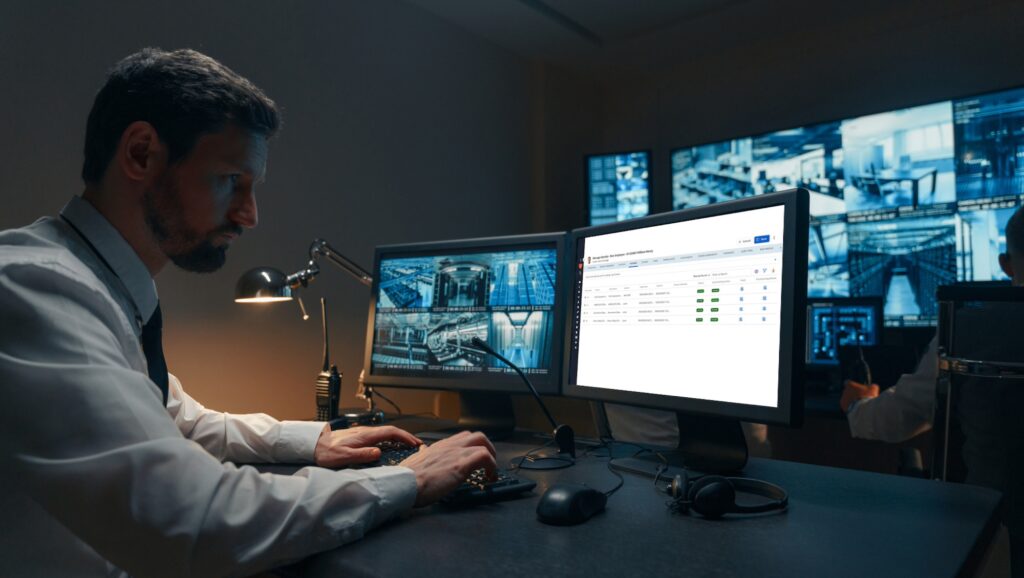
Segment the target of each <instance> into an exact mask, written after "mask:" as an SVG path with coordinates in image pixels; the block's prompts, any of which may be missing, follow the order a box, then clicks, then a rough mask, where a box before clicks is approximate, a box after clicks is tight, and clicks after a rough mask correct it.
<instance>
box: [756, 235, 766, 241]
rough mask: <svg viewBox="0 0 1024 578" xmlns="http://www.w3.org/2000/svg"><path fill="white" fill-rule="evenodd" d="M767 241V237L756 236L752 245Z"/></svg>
mask: <svg viewBox="0 0 1024 578" xmlns="http://www.w3.org/2000/svg"><path fill="white" fill-rule="evenodd" d="M768 239H769V236H768V235H758V236H756V237H754V243H767V242H768Z"/></svg>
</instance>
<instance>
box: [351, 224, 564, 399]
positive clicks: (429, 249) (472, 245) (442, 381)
mask: <svg viewBox="0 0 1024 578" xmlns="http://www.w3.org/2000/svg"><path fill="white" fill-rule="evenodd" d="M566 237H567V233H538V234H527V235H510V236H502V237H480V238H472V239H456V240H448V241H433V242H425V243H402V244H394V245H381V246H378V247H377V248H376V249H375V250H374V256H373V269H372V271H373V273H372V274H373V284H372V286H371V290H370V305H369V313H368V314H367V326H366V348H365V352H364V358H363V367H364V368H365V369H366V372H365V375H364V377H363V382H364V383H366V384H369V385H374V386H379V387H400V388H414V389H432V390H449V391H473V392H485V393H489V392H493V393H529V390H528V389H527V387H526V385H525V384H524V383H523V381H522V378H520V377H519V376H518V375H516V374H515V373H502V374H486V373H481V374H477V373H473V374H467V375H466V376H465V377H451V378H446V377H408V376H396V375H381V374H374V373H372V372H371V370H372V368H373V364H372V356H373V337H374V323H375V319H376V312H377V307H376V303H377V294H378V291H379V290H380V287H379V282H380V263H381V260H382V258H383V257H384V256H390V257H413V256H416V255H427V254H432V253H433V254H436V253H438V252H444V251H452V252H454V253H471V252H486V251H500V250H520V249H519V248H520V247H522V248H529V247H531V246H539V245H552V244H553V245H554V249H555V255H556V266H555V267H556V275H557V277H556V279H555V305H554V308H553V309H552V315H553V321H552V324H553V325H552V335H551V344H552V352H551V373H550V375H551V376H552V377H551V379H550V383H544V382H541V381H535V380H532V379H531V382H533V385H534V386H535V387H536V388H537V391H538V392H539V393H542V394H548V395H557V394H558V393H559V392H560V383H561V376H562V361H563V357H564V356H563V349H562V348H563V345H564V342H563V341H562V340H561V339H559V331H560V330H561V328H562V326H563V325H564V319H565V317H564V311H565V292H566V287H565V282H566V280H565V279H566V269H565V242H566ZM560 324H561V325H560Z"/></svg>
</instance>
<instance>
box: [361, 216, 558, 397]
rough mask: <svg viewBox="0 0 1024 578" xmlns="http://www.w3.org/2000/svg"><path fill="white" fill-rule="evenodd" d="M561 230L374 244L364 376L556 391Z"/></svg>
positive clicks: (374, 381) (438, 385)
mask: <svg viewBox="0 0 1024 578" xmlns="http://www.w3.org/2000/svg"><path fill="white" fill-rule="evenodd" d="M564 243H565V234H564V233H557V234H542V235H522V236H515V237H494V238H486V239H469V240H459V241H443V242H434V243H421V244H404V245H389V246H383V247H378V248H377V250H376V255H375V258H374V269H373V278H374V283H373V290H372V298H371V302H370V313H369V322H368V329H367V343H366V362H365V365H364V367H365V368H366V377H365V381H366V383H369V384H371V385H382V386H396V387H420V388H430V389H452V390H463V391H479V392H505V393H528V392H529V390H528V389H527V387H526V385H525V384H523V382H522V380H521V379H520V377H519V376H518V375H517V374H516V373H515V372H514V371H513V370H512V369H510V368H509V367H507V366H506V365H505V364H504V363H502V362H501V361H498V360H497V359H495V358H494V357H492V356H490V355H488V354H487V353H486V352H484V351H483V350H481V349H479V348H477V347H474V346H473V344H472V339H473V338H474V337H478V338H480V339H481V340H483V341H484V342H486V343H487V344H488V345H490V346H491V347H492V348H493V349H494V350H496V351H497V352H498V353H500V354H502V355H503V356H505V357H506V358H507V359H509V360H510V361H512V362H513V363H515V364H516V365H518V366H519V367H520V368H521V369H522V370H523V372H524V373H525V374H527V375H528V376H529V378H530V380H531V382H532V383H533V384H534V386H536V388H537V390H538V391H539V392H540V393H548V394H556V393H558V392H559V378H560V370H561V355H562V341H561V336H562V332H563V317H562V311H563V300H564V296H563V293H564V292H565V289H564V287H563V285H564V281H563V277H564V275H563V274H562V270H561V268H562V263H563V260H562V255H563V250H564Z"/></svg>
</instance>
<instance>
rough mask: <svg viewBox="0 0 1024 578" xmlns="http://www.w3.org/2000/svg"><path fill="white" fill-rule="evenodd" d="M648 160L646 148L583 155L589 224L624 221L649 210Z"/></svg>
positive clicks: (644, 214) (641, 215)
mask: <svg viewBox="0 0 1024 578" xmlns="http://www.w3.org/2000/svg"><path fill="white" fill-rule="evenodd" d="M650 164H651V155H650V152H649V151H635V152H627V153H609V154H601V155H589V156H587V157H586V159H585V160H584V166H585V170H586V182H587V199H588V203H589V208H590V210H589V214H590V224H591V225H600V224H603V223H614V222H616V221H625V220H627V219H633V218H636V217H643V216H646V215H647V214H648V213H649V212H650V190H651V178H650V174H651V173H650Z"/></svg>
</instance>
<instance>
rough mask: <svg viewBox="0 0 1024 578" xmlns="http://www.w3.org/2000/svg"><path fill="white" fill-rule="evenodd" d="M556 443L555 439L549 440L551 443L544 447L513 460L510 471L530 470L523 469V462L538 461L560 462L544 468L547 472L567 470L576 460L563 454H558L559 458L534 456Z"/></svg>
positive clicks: (548, 442) (545, 444)
mask: <svg viewBox="0 0 1024 578" xmlns="http://www.w3.org/2000/svg"><path fill="white" fill-rule="evenodd" d="M554 442H555V440H553V439H552V440H549V441H547V442H545V443H544V445H540V446H537V447H535V448H533V449H532V450H530V451H528V452H526V453H525V454H523V455H521V456H519V457H517V458H512V459H511V460H509V462H508V469H510V470H512V471H519V470H520V469H530V468H523V462H534V461H538V460H553V461H555V462H560V463H559V464H558V465H555V466H551V467H547V468H543V469H545V470H561V469H565V468H567V467H569V466H571V465H573V464H575V463H576V460H575V459H574V458H572V457H567V456H564V455H562V454H558V455H557V456H542V457H535V456H534V455H533V454H535V453H537V452H539V451H541V450H543V449H545V448H548V447H551V445H552V444H554ZM534 469H538V468H534Z"/></svg>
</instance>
